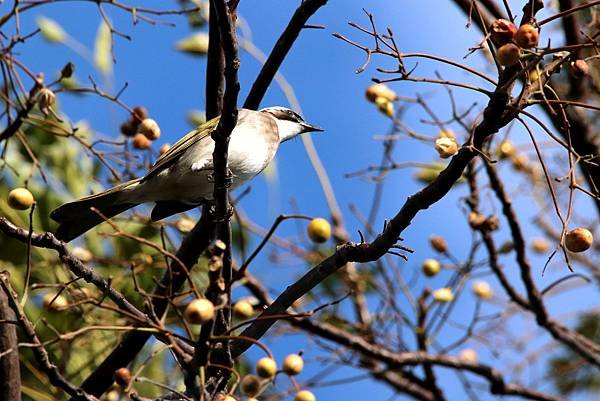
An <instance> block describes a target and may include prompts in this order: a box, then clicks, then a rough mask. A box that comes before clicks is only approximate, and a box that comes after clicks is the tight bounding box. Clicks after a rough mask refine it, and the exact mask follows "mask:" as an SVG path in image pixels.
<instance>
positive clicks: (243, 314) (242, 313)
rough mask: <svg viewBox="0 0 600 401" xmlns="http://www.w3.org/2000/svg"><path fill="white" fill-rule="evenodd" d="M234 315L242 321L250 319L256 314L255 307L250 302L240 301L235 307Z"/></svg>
mask: <svg viewBox="0 0 600 401" xmlns="http://www.w3.org/2000/svg"><path fill="white" fill-rule="evenodd" d="M233 314H234V315H235V316H236V317H238V318H241V319H248V318H249V317H251V316H252V315H253V314H254V307H253V306H252V304H251V303H250V302H249V301H246V300H243V299H242V300H239V301H237V302H236V303H235V304H234V305H233Z"/></svg>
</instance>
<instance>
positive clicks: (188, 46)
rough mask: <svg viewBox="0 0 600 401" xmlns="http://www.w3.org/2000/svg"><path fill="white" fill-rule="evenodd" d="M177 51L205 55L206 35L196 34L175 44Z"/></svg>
mask: <svg viewBox="0 0 600 401" xmlns="http://www.w3.org/2000/svg"><path fill="white" fill-rule="evenodd" d="M175 47H176V48H177V50H181V51H182V52H185V53H189V54H193V55H201V56H203V55H205V54H206V53H208V34H207V33H205V32H200V33H196V34H194V35H191V36H188V37H187V38H184V39H182V40H180V41H179V42H177V44H176V45H175Z"/></svg>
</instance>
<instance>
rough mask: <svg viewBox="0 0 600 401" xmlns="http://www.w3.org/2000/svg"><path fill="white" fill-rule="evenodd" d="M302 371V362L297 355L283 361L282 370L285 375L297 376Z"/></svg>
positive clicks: (289, 356) (287, 357) (291, 355)
mask: <svg viewBox="0 0 600 401" xmlns="http://www.w3.org/2000/svg"><path fill="white" fill-rule="evenodd" d="M302 369H304V360H303V359H302V357H301V356H300V355H298V354H290V355H288V356H286V357H285V359H284V360H283V367H282V370H283V372H284V373H285V374H286V375H289V376H295V375H298V374H300V372H302Z"/></svg>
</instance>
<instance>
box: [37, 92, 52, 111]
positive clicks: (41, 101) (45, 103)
mask: <svg viewBox="0 0 600 401" xmlns="http://www.w3.org/2000/svg"><path fill="white" fill-rule="evenodd" d="M54 102H56V95H55V94H54V92H52V90H50V89H48V88H42V89H40V92H39V94H38V98H37V103H38V106H39V108H40V110H42V111H43V112H46V111H47V110H48V109H49V108H50V106H52V105H53V104H54Z"/></svg>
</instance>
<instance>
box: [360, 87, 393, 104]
mask: <svg viewBox="0 0 600 401" xmlns="http://www.w3.org/2000/svg"><path fill="white" fill-rule="evenodd" d="M365 95H366V96H367V99H368V100H369V101H370V102H372V103H376V100H377V98H378V97H380V98H383V99H385V100H387V101H388V102H393V101H394V100H396V99H398V95H397V94H396V92H394V91H393V90H392V89H390V87H389V86H387V85H385V84H373V85H369V87H368V88H367V92H366V93H365Z"/></svg>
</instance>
